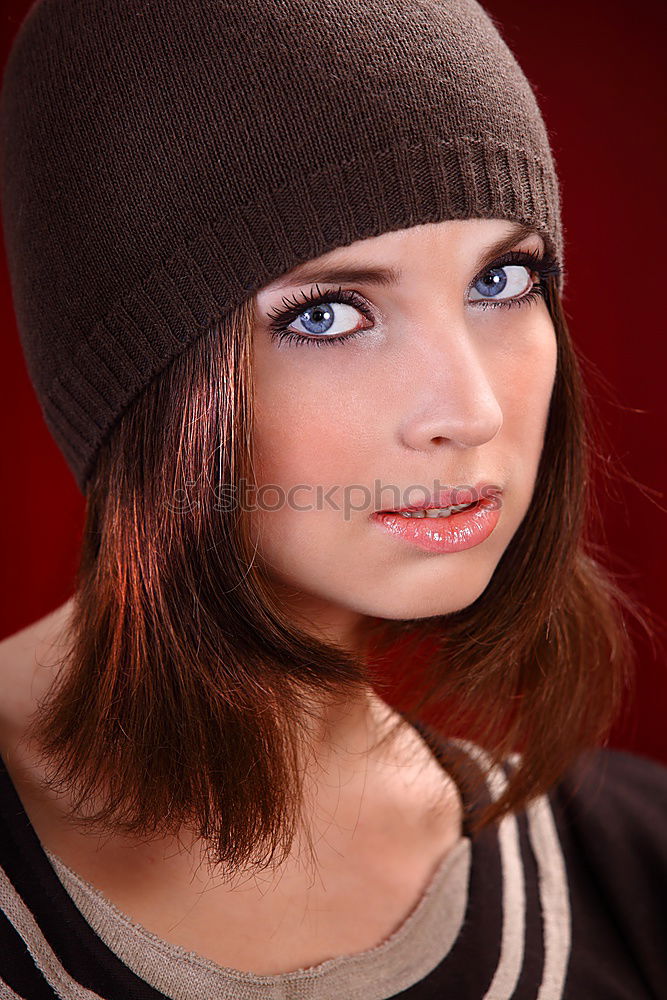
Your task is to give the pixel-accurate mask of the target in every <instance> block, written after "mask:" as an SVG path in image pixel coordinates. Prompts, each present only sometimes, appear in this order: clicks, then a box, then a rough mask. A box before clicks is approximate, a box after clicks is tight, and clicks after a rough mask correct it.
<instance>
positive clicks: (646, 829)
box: [550, 749, 667, 859]
mask: <svg viewBox="0 0 667 1000" xmlns="http://www.w3.org/2000/svg"><path fill="white" fill-rule="evenodd" d="M550 799H551V801H552V804H553V805H554V806H555V807H556V808H557V809H558V812H559V814H560V815H561V816H562V817H563V818H565V819H567V822H568V823H569V825H571V826H574V827H576V828H577V830H578V831H579V833H580V835H581V836H582V837H591V836H593V837H595V839H596V842H597V846H598V849H601V848H602V846H603V845H606V846H608V847H609V849H610V850H615V849H618V848H619V847H623V848H624V849H625V850H627V849H629V848H632V847H634V848H643V849H646V850H649V851H656V852H658V853H659V854H661V855H662V856H664V857H665V859H667V767H666V766H665V765H664V764H660V763H658V762H657V761H654V760H649V759H648V758H647V757H642V756H640V755H639V754H635V753H628V752H626V751H623V750H611V749H601V750H595V751H591V752H589V753H586V754H582V755H581V756H580V757H579V758H577V760H576V762H575V763H574V765H572V766H571V767H570V768H569V770H568V771H567V772H566V773H565V775H564V776H563V777H562V779H561V780H560V781H559V782H558V783H557V785H556V786H555V787H554V788H553V790H552V791H551V793H550ZM621 834H622V844H621V843H619V837H620V835H621Z"/></svg>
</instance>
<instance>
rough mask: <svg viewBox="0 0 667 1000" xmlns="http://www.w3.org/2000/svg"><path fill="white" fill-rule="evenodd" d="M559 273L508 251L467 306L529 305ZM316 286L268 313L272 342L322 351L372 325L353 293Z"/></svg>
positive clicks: (542, 260) (541, 260)
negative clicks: (360, 322)
mask: <svg viewBox="0 0 667 1000" xmlns="http://www.w3.org/2000/svg"><path fill="white" fill-rule="evenodd" d="M534 274H536V275H537V280H536V281H535V280H533V275H534ZM559 274H560V265H559V263H558V261H557V260H556V258H555V257H553V256H551V255H550V254H539V253H535V252H527V251H525V250H524V251H519V250H511V251H510V252H509V253H506V254H504V255H503V257H501V258H499V259H498V260H496V261H494V262H493V263H492V264H491V265H490V266H488V267H487V268H486V269H485V270H484V271H482V272H480V273H479V274H478V275H477V277H476V278H475V279H474V280H473V281H472V282H471V284H470V285H469V286H468V289H467V292H468V297H467V301H468V302H470V303H472V304H473V305H474V307H475V308H476V309H477V308H481V309H489V308H491V309H499V308H503V307H504V308H511V307H516V306H523V305H528V304H529V303H530V302H534V301H535V300H536V299H538V298H540V296H544V293H545V285H544V284H543V279H544V278H546V277H547V276H549V275H553V276H556V277H557V276H558V275H559ZM315 287H316V289H317V291H315V289H311V291H310V294H309V295H307V294H305V293H304V292H302V293H301V296H302V299H301V302H299V301H297V300H296V299H291V300H288V299H285V298H284V299H283V303H284V305H285V306H286V308H285V310H283V311H278V310H272V311H271V312H269V316H273V317H274V319H273V321H272V322H271V323H270V324H269V331H270V335H271V338H272V339H273V340H278V341H280V342H282V341H291V342H292V343H297V344H313V345H314V346H316V347H322V346H324V344H335V343H340V342H341V341H344V340H352V339H353V338H354V337H359V336H362V335H363V334H364V333H365V332H366V330H368V329H370V328H371V327H372V326H373V322H372V321H373V319H374V315H373V313H372V311H371V309H370V307H369V305H368V303H367V302H366V300H365V299H364V298H362V296H361V295H359V294H357V292H354V291H351V290H349V289H343V288H338V289H337V290H336V291H333V290H329V289H325V290H324V291H323V292H321V291H320V289H319V286H315ZM355 313H361V314H362V316H364V317H365V318H366V319H367V320H368V325H366V326H361V327H359V326H358V325H357V326H356V328H354V323H355V318H354V314H355ZM295 322H299V323H300V324H301V327H302V331H296V330H293V329H291V325H292V324H293V323H295ZM357 322H358V321H357ZM345 331H347V332H345Z"/></svg>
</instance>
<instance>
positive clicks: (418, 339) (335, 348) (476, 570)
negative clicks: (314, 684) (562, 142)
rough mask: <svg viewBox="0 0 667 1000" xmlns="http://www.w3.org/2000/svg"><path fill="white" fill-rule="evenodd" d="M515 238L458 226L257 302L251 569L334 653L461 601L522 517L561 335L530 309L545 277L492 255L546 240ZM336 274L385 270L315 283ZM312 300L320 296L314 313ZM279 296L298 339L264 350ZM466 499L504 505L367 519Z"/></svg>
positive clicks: (325, 263)
mask: <svg viewBox="0 0 667 1000" xmlns="http://www.w3.org/2000/svg"><path fill="white" fill-rule="evenodd" d="M518 229H519V227H518V225H517V224H516V223H512V222H508V221H506V220H496V219H492V220H488V219H467V220H462V221H459V220H455V221H446V222H441V223H437V224H426V225H420V226H415V227H413V228H410V229H406V230H400V231H397V232H391V233H385V234H383V235H381V236H378V237H374V238H371V239H366V240H360V241H357V242H356V243H353V244H352V245H350V246H347V247H341V248H336V249H335V250H334V251H331V252H330V253H327V254H324V255H323V256H321V257H319V258H318V259H317V261H310V262H308V265H306V266H307V267H308V269H309V272H312V273H309V276H308V277H307V278H303V277H299V276H297V270H301V269H302V268H303V267H304V265H300V267H299V269H297V268H295V269H294V270H293V271H291V272H289V274H287V275H284V276H282V277H281V278H279V279H277V280H276V281H275V282H273V283H271V284H270V285H267V286H265V287H264V288H263V289H261V290H260V291H259V292H258V294H257V298H256V309H255V325H254V344H253V357H254V381H255V411H254V412H255V447H256V450H255V477H256V482H257V484H258V485H260V486H262V487H263V489H262V492H261V493H260V494H258V495H257V496H256V497H255V498H254V499H255V500H256V501H258V509H256V510H254V511H253V513H252V515H251V524H252V532H253V535H254V540H255V543H256V545H257V547H258V552H257V558H258V559H259V561H260V564H261V565H263V566H264V568H265V571H266V572H267V573H268V574H269V576H270V579H271V581H272V583H273V584H274V585H275V587H276V592H277V593H279V594H281V595H282V597H283V599H284V600H285V601H287V603H288V606H289V607H292V608H293V609H294V610H295V612H296V613H297V614H298V615H300V616H303V617H304V619H305V620H306V621H308V622H310V623H311V624H312V625H314V626H315V628H316V630H317V631H321V632H322V633H323V634H324V635H325V636H326V637H328V638H330V639H334V640H339V641H343V642H344V641H345V639H346V637H349V636H351V635H352V634H353V633H354V631H355V629H356V628H357V627H358V626H359V625H360V623H361V622H362V621H363V617H362V616H368V615H370V616H376V617H380V618H388V619H401V618H422V617H430V616H433V615H443V614H447V613H448V612H453V611H457V610H460V609H461V608H464V607H466V606H467V605H469V604H471V603H472V602H473V601H474V600H475V599H476V598H477V597H479V595H480V594H481V593H482V592H483V591H484V589H485V588H486V586H487V584H488V583H489V581H490V579H491V577H492V575H493V572H494V570H495V568H496V566H497V565H498V562H499V560H500V558H501V556H502V554H503V552H504V551H505V549H506V548H507V545H508V544H509V542H510V540H511V538H512V536H513V535H514V533H515V532H516V530H517V528H518V527H519V525H520V523H521V521H522V519H523V517H524V515H525V514H526V511H527V509H528V505H529V504H530V502H531V497H532V494H533V488H534V484H535V478H536V474H537V468H538V463H539V459H540V453H541V450H542V445H543V439H544V432H545V428H546V420H547V413H548V408H549V400H550V396H551V391H552V387H553V383H554V376H555V371H556V338H555V332H554V328H553V324H552V322H551V318H550V316H549V313H548V311H547V307H546V304H545V302H544V299H543V298H542V297H541V296H539V295H536V296H535V295H532V296H529V297H528V298H524V296H526V293H527V292H530V290H531V288H532V286H533V283H534V282H537V280H538V278H539V274H538V273H536V272H535V270H533V268H532V267H531V264H530V262H528V265H526V264H525V263H523V264H522V263H520V262H519V263H516V262H513V263H510V264H507V263H505V264H500V263H499V261H500V259H501V254H499V253H495V254H493V255H492V256H491V257H489V252H490V248H492V247H493V246H494V245H496V244H498V242H499V241H501V240H504V239H509V242H510V249H512V250H515V251H519V252H520V251H528V252H531V251H532V252H534V253H537V254H539V255H540V256H541V255H542V253H543V251H544V243H543V241H542V238H541V237H540V236H539V235H528V236H527V237H525V236H524V238H523V239H520V238H519V239H518V240H517V239H516V232H517V230H518ZM513 237H514V239H515V242H512V238H513ZM514 260H516V255H515V257H514ZM343 265H344V266H345V267H346V268H355V269H362V270H364V271H370V270H371V269H378V268H382V269H385V270H387V269H391V270H392V271H393V272H394V273H393V274H392V275H390V276H389V277H391V278H392V279H393V280H387V279H385V281H383V282H378V281H377V280H375V281H374V280H371V276H370V275H359V276H357V277H356V278H355V279H354V280H350V279H348V280H346V279H344V278H342V277H340V276H339V277H337V278H336V280H329V279H328V278H327V274H330V273H331V271H332V270H333V268H334V267H336V268H338V267H341V266H343ZM315 286H318V287H315ZM339 289H342V291H343V294H344V295H345V294H349V293H353V295H352V301H351V302H350V301H348V302H344V301H340V298H341V296H340V295H338V292H339ZM311 292H313V293H314V298H317V297H318V295H319V293H324V295H323V298H321V299H320V301H319V305H313V304H312V300H311V304H310V305H309V303H308V301H307V300H308V297H309V296H310V293H311ZM284 298H285V299H287V300H291V302H292V307H291V311H290V312H289V314H288V315H287V316H286V317H285V318H284V319H283V320H281V321H280V323H279V325H281V326H283V327H285V328H288V329H289V332H290V333H293V334H295V335H297V336H298V335H301V336H302V337H307V338H311V339H310V341H309V342H307V343H297V342H295V341H289V340H278V339H272V337H271V329H272V323H275V322H276V316H277V314H279V313H283V314H284V313H285V312H286V308H285V302H284V301H283V299H284ZM337 299H338V301H337ZM522 299H523V301H521V300H522ZM508 302H512V304H511V305H509V306H508V305H507V303H508ZM500 303H504V305H501V304H500ZM355 332H358V335H357V336H352V334H353V333H355ZM345 335H348V337H347V339H346V340H340V341H337V342H332V343H326V341H327V340H331V338H333V337H341V336H342V337H344V336H345ZM465 486H467V487H471V486H472V487H476V488H477V493H475V492H474V491H473V492H471V491H470V489H468V490H465V489H463V490H461V492H460V494H459V497H458V498H455V502H458V503H465V502H466V501H468V500H475V499H477V497H478V495H479V493H480V492H481V493H484V492H485V491H484V490H483V489H482V487H483V486H487V487H489V486H493V487H496V493H497V494H498V491H501V492H500V493H499V494H498V499H497V500H496V501H495V504H494V503H493V500H492V491H489V490H487V491H486V492H487V493H488V495H489V496H490V497H491V506H495V507H496V508H497V510H496V511H495V513H494V514H492V515H491V516H489V515H488V514H487V515H486V516H485V517H480V514H482V513H484V512H483V511H480V510H479V509H478V511H477V515H472V520H471V515H470V514H467V515H466V514H462V513H452V514H451V515H450V516H449V517H448V518H437V519H431V518H428V519H421V518H418V519H413V518H410V519H407V518H404V517H402V516H401V515H400V514H398V515H393V517H390V518H388V519H385V520H384V522H383V519H382V518H381V517H380V516H379V515H378V513H377V512H379V511H387V510H389V509H397V508H401V507H408V506H410V505H412V506H417V507H419V506H420V505H421V504H423V503H424V498H425V497H430V496H431V495H432V494H433V493H434V491H437V490H438V489H445V488H447V487H449V488H456V487H465ZM290 490H291V491H292V492H291V493H290ZM440 502H442V500H440ZM446 505H447V504H443V506H446ZM337 508H338V509H337ZM476 518H477V519H476ZM494 522H495V527H492V526H493V524H494ZM471 525H472V527H471ZM480 525H485V526H486V528H485V530H484V531H480ZM491 527H492V530H491V531H490V533H489V528H491ZM401 529H402V531H401ZM425 534H428V536H429V537H428V538H426V541H424V540H423V539H424V536H425ZM415 538H416V539H417V541H415V540H414V539H415ZM411 539H413V540H411ZM419 539H422V541H421V542H420V541H419ZM429 539H430V540H429ZM452 539H453V540H454V543H453V544H452Z"/></svg>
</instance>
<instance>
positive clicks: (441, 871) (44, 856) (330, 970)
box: [0, 720, 479, 1000]
mask: <svg viewBox="0 0 667 1000" xmlns="http://www.w3.org/2000/svg"><path fill="white" fill-rule="evenodd" d="M408 721H409V722H410V724H411V725H413V727H414V728H415V729H417V731H418V732H419V734H420V735H421V736H422V738H423V739H424V740H425V742H426V743H427V745H428V746H429V748H430V749H431V750H432V752H434V754H435V756H436V758H437V759H438V761H439V762H440V763H441V765H442V766H443V769H445V770H446V771H447V773H448V774H449V775H450V776H451V777H452V779H453V780H454V782H455V784H456V786H457V789H458V792H459V795H460V797H461V805H462V807H463V815H462V833H461V836H460V837H459V839H458V840H457V841H456V843H455V844H454V845H453V846H452V847H451V848H450V850H449V851H448V852H447V854H446V855H445V856H444V858H443V859H442V861H441V862H440V864H439V865H438V867H437V868H436V870H435V871H434V873H433V875H432V877H431V879H430V881H429V883H428V885H427V887H426V889H425V891H424V893H423V894H422V896H421V897H420V900H419V901H418V902H417V904H415V906H414V907H413V909H412V911H411V912H410V914H409V915H408V917H407V918H406V919H405V920H404V921H403V922H402V923H401V925H399V927H398V928H396V929H395V930H394V932H393V933H392V934H391V935H390V936H389V937H388V938H386V939H385V940H384V941H383V942H381V943H380V944H379V945H376V946H374V947H373V948H370V949H366V950H364V951H362V952H356V953H352V954H348V955H341V956H335V957H334V958H331V959H328V960H326V961H324V962H322V963H318V964H317V965H314V966H310V967H307V968H304V969H298V970H293V971H290V972H286V973H281V974H278V975H273V976H264V977H260V976H256V975H255V974H253V973H246V972H243V971H241V970H235V969H233V968H231V967H225V966H222V965H219V964H218V963H215V962H213V961H212V960H209V959H206V958H205V956H199V955H198V953H196V952H193V953H190V952H188V951H187V950H186V949H184V948H181V946H178V945H173V946H172V945H171V943H170V942H164V941H163V939H161V938H159V936H158V935H154V937H155V939H156V941H157V942H162V943H163V944H167V945H168V946H169V948H173V949H180V950H181V951H182V953H183V954H184V955H186V956H191V955H192V954H194V955H197V957H198V959H200V960H201V961H202V962H204V963H209V967H210V968H212V969H213V970H214V971H215V973H216V974H217V975H218V976H219V977H220V978H221V979H222V980H223V982H224V980H225V978H226V980H227V982H229V983H230V984H231V983H232V982H235V983H236V984H237V985H238V986H241V985H250V986H252V985H253V984H257V983H261V984H262V985H263V988H264V990H265V991H266V989H269V990H270V989H271V987H275V988H276V990H278V991H279V990H280V989H281V987H283V986H285V985H288V984H289V985H295V984H296V983H298V982H300V981H303V980H316V981H319V980H321V983H322V986H323V988H324V989H326V990H330V989H331V977H332V976H333V977H335V974H336V972H337V971H340V969H341V967H343V968H344V969H347V968H348V967H349V968H352V967H354V969H355V974H356V975H359V974H361V973H363V970H364V967H367V968H369V969H371V968H372V966H373V965H374V964H378V965H379V971H380V973H381V972H382V968H383V967H382V965H381V963H378V962H377V959H378V957H379V956H383V955H384V953H387V954H391V952H392V949H394V948H396V950H397V952H399V951H400V942H401V941H402V940H403V939H404V938H406V937H407V938H409V936H410V933H409V932H410V928H411V927H412V926H415V925H416V924H417V923H418V921H419V916H420V915H422V916H423V912H424V911H425V910H426V909H427V908H428V905H429V900H430V901H432V900H433V898H434V897H435V896H437V886H438V885H439V884H440V881H441V880H442V879H446V875H447V872H448V871H449V867H450V865H451V864H452V861H453V860H455V859H456V858H457V857H458V854H457V853H455V852H456V851H457V849H458V851H463V850H466V849H467V851H468V867H467V872H466V880H467V881H466V889H465V894H464V897H463V909H462V913H461V921H460V924H459V926H458V929H457V934H456V935H455V936H454V937H453V939H452V941H451V942H450V943H449V946H448V947H447V949H442V948H441V949H440V952H439V954H438V956H437V960H436V961H435V962H433V961H431V963H430V965H429V967H428V969H427V970H426V971H425V973H424V975H420V976H419V978H418V979H411V980H410V981H409V982H408V983H407V984H406V985H405V986H404V987H403V988H404V989H409V988H410V986H412V985H414V984H416V983H418V982H421V980H422V979H423V978H424V977H425V975H428V974H429V973H430V972H431V971H433V970H434V969H435V968H437V967H439V966H440V965H441V964H442V963H443V962H445V963H446V961H447V958H448V956H449V954H450V952H451V951H452V949H454V948H455V946H456V944H457V942H458V941H459V938H460V930H461V927H463V926H465V924H466V922H467V918H468V910H469V908H470V906H471V892H470V885H469V878H470V872H471V869H472V866H473V855H474V852H475V844H474V841H473V839H472V838H471V837H470V834H469V830H468V829H467V827H468V821H469V817H470V807H471V805H472V804H471V803H470V802H469V801H467V799H466V786H465V782H463V783H460V782H459V780H458V776H457V771H456V768H455V769H454V773H452V770H451V768H450V767H448V768H445V767H444V764H443V756H442V755H443V753H444V755H445V756H446V757H447V759H448V761H449V762H450V763H451V752H452V750H453V751H454V759H455V760H463V761H465V764H466V765H467V764H471V763H472V761H471V757H470V754H469V753H467V752H466V751H465V750H463V749H461V748H458V747H455V746H454V744H455V743H457V742H459V741H447V740H445V741H443V740H442V739H441V738H440V737H438V736H437V735H434V734H433V733H432V732H431V731H430V729H429V727H428V726H425V725H424V724H422V723H415V722H414V721H412V720H408ZM0 759H1V760H2V768H3V770H4V772H5V776H6V778H7V779H8V782H9V788H10V789H11V791H10V795H12V796H13V801H14V804H15V806H16V808H15V809H14V810H13V813H14V817H15V818H16V819H17V820H19V821H20V824H21V826H22V827H23V837H21V836H15V837H14V842H15V847H16V849H17V850H18V851H19V852H20V853H21V854H22V855H23V856H24V857H26V859H27V861H28V863H29V864H32V865H33V866H34V867H35V868H36V871H33V873H32V874H33V878H34V879H35V880H36V882H37V884H39V886H40V889H41V891H42V895H43V896H45V898H46V899H48V900H49V902H50V905H52V906H53V907H54V910H53V912H56V913H58V914H59V915H62V918H63V923H64V924H65V925H66V926H67V927H68V929H69V933H70V936H71V943H74V942H75V943H76V944H77V945H78V947H83V948H84V950H85V951H86V952H87V953H88V954H90V955H92V956H93V960H94V962H95V963H97V964H96V965H95V969H96V970H99V974H100V975H102V972H103V970H105V971H104V976H105V979H104V980H103V981H105V982H106V981H107V978H108V977H109V976H114V977H115V978H114V979H113V980H109V981H113V982H119V981H120V980H122V979H123V978H124V977H127V976H130V977H131V980H130V981H131V983H132V984H133V988H134V987H136V986H137V985H140V986H141V987H142V988H144V989H145V990H148V991H149V992H148V993H147V994H146V995H147V996H151V997H154V998H158V997H160V998H162V997H164V998H165V1000H169V997H170V994H169V993H162V992H161V991H160V990H159V988H158V990H157V991H156V992H154V991H155V990H156V987H155V985H154V983H151V981H149V980H147V979H146V978H145V977H144V976H143V975H142V974H140V973H137V972H136V971H134V970H132V969H131V968H129V967H128V966H127V964H126V963H125V962H124V961H123V960H122V959H121V958H120V957H119V955H118V954H117V952H116V951H115V950H114V949H112V948H110V947H109V945H108V944H107V943H106V941H105V940H104V938H102V937H101V936H100V935H99V934H98V933H97V932H96V930H95V929H94V928H93V927H92V926H91V924H90V923H89V921H88V920H87V919H86V917H85V915H84V914H83V912H82V911H81V910H80V909H79V907H78V906H77V905H76V903H75V901H74V900H73V899H72V897H71V896H70V894H69V892H68V891H67V889H66V887H65V886H64V884H63V883H62V881H61V880H60V878H59V877H58V873H57V871H56V868H55V866H54V865H53V863H52V861H51V857H50V854H51V853H52V852H49V851H47V849H46V848H45V847H44V846H43V845H42V844H41V841H40V840H39V837H38V836H37V832H36V830H35V829H34V827H33V826H32V823H31V822H30V819H29V817H28V815H27V813H26V812H25V810H24V809H23V806H22V802H21V800H20V797H19V795H18V792H17V790H16V788H15V787H14V785H13V782H12V780H11V776H10V775H9V772H8V771H7V769H6V765H5V762H4V759H3V758H2V755H1V754H0ZM474 766H475V767H476V768H478V769H479V765H478V764H475V765H474ZM464 844H465V845H466V848H464V847H463V846H462V845H464ZM55 857H56V858H57V857H58V856H57V855H55ZM62 864H64V862H62ZM65 867H66V868H68V869H69V866H65ZM69 871H70V872H72V874H73V876H74V877H75V878H77V879H79V880H81V882H83V883H85V882H86V880H85V879H82V878H81V876H79V875H78V873H76V872H74V871H73V870H72V869H69ZM88 885H89V886H91V888H92V889H93V891H94V892H95V893H96V894H97V893H99V894H100V895H101V896H102V898H103V899H104V901H105V903H106V904H107V905H108V906H109V907H112V908H115V909H116V911H117V912H118V913H121V914H122V911H119V910H118V908H116V907H115V906H114V904H113V903H112V902H111V900H108V899H107V897H104V894H103V893H101V892H100V890H97V888H96V887H95V886H92V885H91V883H88ZM45 887H46V888H47V892H46V893H45V892H44V889H45ZM123 916H124V917H125V918H126V919H128V920H130V922H131V918H129V917H128V916H127V915H126V914H124V915H123ZM138 926H140V927H141V926H142V925H138ZM142 930H143V931H144V932H145V933H146V934H147V935H151V934H152V932H151V931H149V930H148V929H147V928H143V927H142ZM431 959H433V956H431ZM121 970H122V971H121ZM392 988H393V983H392ZM279 995H282V994H279V992H276V994H275V996H276V997H278V996H279ZM308 995H309V996H312V998H313V1000H323V995H320V994H319V993H317V991H315V992H314V993H312V994H311V993H309V994H308ZM327 995H328V994H327ZM385 995H386V994H385ZM271 996H273V994H272V993H267V992H263V993H262V1000H264V998H267V1000H269V997H271Z"/></svg>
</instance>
